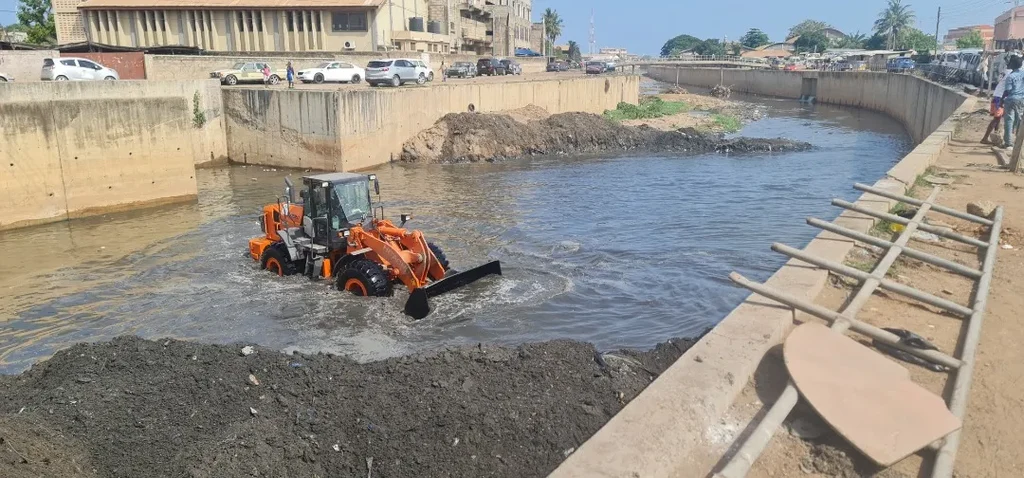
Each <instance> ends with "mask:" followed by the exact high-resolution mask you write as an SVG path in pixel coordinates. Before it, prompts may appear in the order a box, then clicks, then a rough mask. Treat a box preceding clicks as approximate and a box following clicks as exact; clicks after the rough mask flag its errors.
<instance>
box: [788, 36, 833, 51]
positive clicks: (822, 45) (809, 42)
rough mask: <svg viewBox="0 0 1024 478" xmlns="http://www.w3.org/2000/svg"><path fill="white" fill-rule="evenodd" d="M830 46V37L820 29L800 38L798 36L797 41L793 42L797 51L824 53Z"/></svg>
mask: <svg viewBox="0 0 1024 478" xmlns="http://www.w3.org/2000/svg"><path fill="white" fill-rule="evenodd" d="M828 46H829V42H828V37H827V36H825V33H824V32H820V31H817V32H811V33H805V34H803V35H800V38H797V39H796V42H794V43H793V47H794V48H796V52H797V53H805V52H809V53H823V52H824V51H825V50H827V49H828Z"/></svg>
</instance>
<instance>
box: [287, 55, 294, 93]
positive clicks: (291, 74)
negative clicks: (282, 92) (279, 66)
mask: <svg viewBox="0 0 1024 478" xmlns="http://www.w3.org/2000/svg"><path fill="white" fill-rule="evenodd" d="M285 76H287V77H288V89H292V88H295V69H294V68H292V62H290V61H289V62H288V71H286V72H285Z"/></svg>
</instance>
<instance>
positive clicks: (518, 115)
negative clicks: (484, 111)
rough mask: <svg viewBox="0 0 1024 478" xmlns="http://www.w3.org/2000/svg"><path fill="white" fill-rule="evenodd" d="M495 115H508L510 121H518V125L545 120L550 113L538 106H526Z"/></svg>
mask: <svg viewBox="0 0 1024 478" xmlns="http://www.w3.org/2000/svg"><path fill="white" fill-rule="evenodd" d="M496 114H504V115H508V116H510V117H511V118H512V119H514V120H516V121H518V122H520V123H529V122H530V121H540V120H542V119H546V118H547V117H548V116H551V113H548V110H546V109H544V108H541V107H540V106H537V105H527V106H524V107H522V108H517V109H514V110H509V111H505V112H502V113H496Z"/></svg>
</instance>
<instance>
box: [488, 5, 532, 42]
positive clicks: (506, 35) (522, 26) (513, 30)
mask: <svg viewBox="0 0 1024 478" xmlns="http://www.w3.org/2000/svg"><path fill="white" fill-rule="evenodd" d="M484 10H486V11H488V12H490V14H491V18H492V28H491V32H492V34H493V36H494V45H493V54H494V55H498V56H513V55H515V54H516V48H530V38H531V36H532V30H533V28H532V22H531V21H530V17H531V15H532V14H533V2H532V0H488V1H486V2H485V5H484Z"/></svg>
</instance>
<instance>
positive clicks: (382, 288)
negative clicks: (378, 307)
mask: <svg viewBox="0 0 1024 478" xmlns="http://www.w3.org/2000/svg"><path fill="white" fill-rule="evenodd" d="M335 285H336V286H337V288H338V290H341V291H349V292H351V293H353V294H355V295H358V296H362V297H387V296H390V295H391V281H389V280H388V276H387V274H385V273H384V268H383V267H381V266H380V264H377V263H376V262H373V261H369V260H366V259H358V260H354V261H352V262H349V263H348V264H347V265H346V266H345V270H344V271H342V273H341V275H339V276H338V281H337V283H336V284H335Z"/></svg>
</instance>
